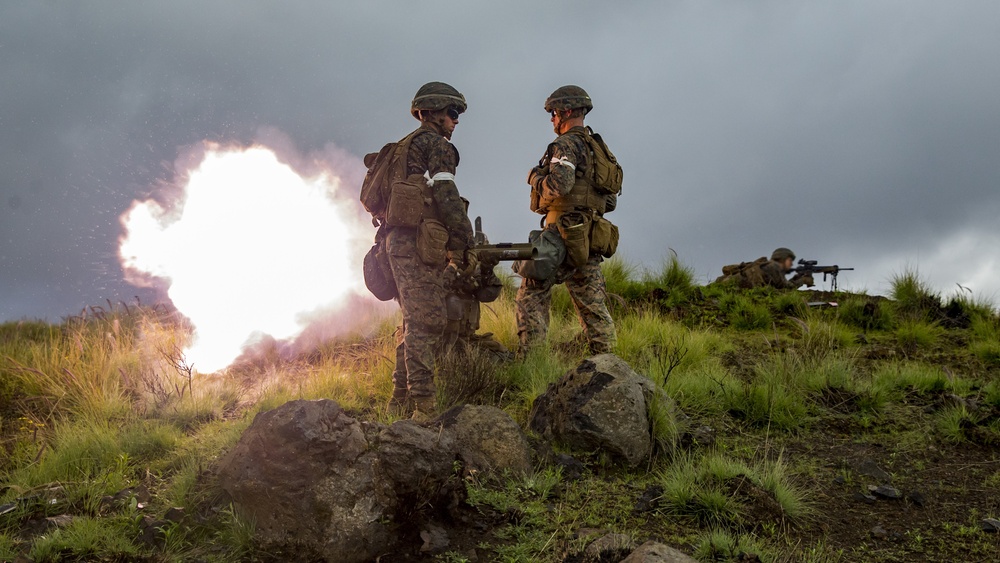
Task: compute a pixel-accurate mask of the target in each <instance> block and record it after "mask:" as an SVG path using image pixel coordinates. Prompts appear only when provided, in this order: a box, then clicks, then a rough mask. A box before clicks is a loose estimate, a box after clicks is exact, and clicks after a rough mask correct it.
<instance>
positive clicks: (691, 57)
mask: <svg viewBox="0 0 1000 563" xmlns="http://www.w3.org/2000/svg"><path fill="white" fill-rule="evenodd" d="M998 16H1000V6H997V5H995V4H993V3H972V2H969V3H957V4H955V3H951V4H948V5H943V4H939V3H935V2H909V1H908V2H893V3H890V2H881V3H872V2H836V3H801V2H754V3H708V2H689V3H672V2H671V3H666V2H634V3H615V4H612V3H605V2H565V3H563V2H549V3H531V2H503V3H500V2H494V3H489V4H488V5H476V4H472V3H466V2H420V3H400V2H387V1H383V2H378V1H375V2H364V3H351V4H342V3H328V2H299V3H292V4H276V3H265V2H211V3H206V2H170V3H159V4H151V3H148V4H147V3H113V2H90V3H86V4H58V3H44V2H31V3H20V4H12V3H7V4H4V6H3V7H0V76H3V80H4V83H3V89H2V94H0V196H2V197H0V243H2V245H0V272H2V276H0V320H6V319H14V318H20V317H22V316H31V317H36V316H37V317H48V318H50V319H56V318H58V317H60V316H62V315H66V314H71V313H73V312H75V311H77V310H79V308H80V307H83V306H85V305H91V304H100V303H102V302H103V301H104V300H105V299H106V298H110V299H112V300H118V299H124V300H128V299H130V298H131V296H132V295H134V294H136V293H137V292H138V291H139V290H136V289H134V288H131V287H130V286H128V285H127V284H125V283H124V282H123V281H122V273H121V271H120V268H119V266H118V265H117V259H116V258H115V254H116V241H117V237H118V235H119V229H120V227H119V225H118V220H117V218H118V216H119V215H120V214H121V213H122V212H123V211H124V210H125V209H127V208H128V206H129V204H130V203H131V201H132V200H133V199H136V198H143V197H146V196H147V195H149V193H150V191H151V190H153V188H154V187H155V186H157V185H158V184H160V183H162V182H164V181H171V180H172V179H173V161H174V160H175V159H176V158H177V156H178V154H180V153H181V152H182V151H183V147H186V146H190V145H193V144H197V143H199V142H201V141H202V140H204V139H208V140H215V141H222V142H249V141H251V140H253V139H255V138H257V136H258V132H259V131H273V130H277V131H281V132H282V133H283V134H285V135H287V136H288V139H290V140H291V142H292V143H294V144H295V145H296V146H297V148H298V150H300V151H302V152H303V153H308V152H311V151H324V150H327V151H328V150H331V149H329V144H331V143H332V144H333V145H335V146H336V147H339V149H342V150H343V151H346V152H347V153H350V154H353V155H355V156H357V157H360V156H362V155H363V154H364V153H366V152H370V151H372V150H376V149H377V148H379V147H380V146H381V145H382V144H383V143H385V142H386V141H388V140H392V139H395V138H399V137H401V136H402V135H404V134H405V133H406V132H407V131H408V130H409V129H411V128H412V127H413V126H414V125H415V123H416V122H415V121H413V120H412V119H411V118H410V117H409V116H408V114H407V110H408V104H409V100H410V98H411V97H412V95H413V92H414V91H415V90H416V88H417V87H418V86H419V85H420V84H422V83H423V82H426V81H428V80H445V81H448V82H451V83H453V84H454V85H455V86H456V87H458V88H459V89H460V90H461V91H462V92H463V93H464V94H465V95H466V96H467V98H468V99H469V102H470V109H469V112H468V113H466V114H465V115H463V116H462V119H461V124H460V125H459V128H458V130H457V132H456V135H455V139H454V141H455V143H456V145H457V146H458V147H459V149H460V151H461V153H462V165H461V166H460V169H459V173H458V181H459V186H460V189H461V190H462V191H463V193H464V194H465V195H467V196H468V197H469V198H470V199H471V200H472V209H471V211H472V213H473V214H482V215H483V216H484V221H485V223H486V227H487V229H488V232H489V234H490V236H491V238H492V239H493V240H496V241H499V240H521V239H523V238H524V237H525V233H526V231H527V230H528V229H530V228H532V227H533V226H534V224H535V223H536V218H535V217H533V216H532V214H531V213H530V212H528V211H527V187H526V186H525V185H524V179H525V177H526V175H527V170H528V169H529V168H530V167H531V165H532V164H533V163H534V162H535V161H537V159H538V157H539V156H540V155H541V152H542V151H543V150H544V147H545V145H546V143H548V142H549V141H550V140H551V138H552V132H551V127H550V124H549V122H548V118H547V115H546V114H545V113H544V112H543V111H542V109H541V105H542V101H543V100H544V98H545V96H546V95H547V94H548V93H549V92H551V91H552V90H553V89H554V88H555V87H557V86H560V85H562V84H566V83H578V84H581V85H583V86H584V87H585V88H587V89H588V91H590V93H591V95H592V96H593V98H594V100H595V104H596V106H597V107H596V109H595V111H594V112H593V113H592V114H591V116H590V117H589V118H588V123H590V124H592V125H593V126H594V127H595V128H596V129H597V130H599V131H600V132H601V133H602V134H603V135H604V137H605V138H606V139H607V140H608V141H609V143H611V145H612V148H613V149H614V151H615V152H616V154H618V156H619V158H620V160H621V161H622V163H623V165H624V166H625V178H626V184H625V190H626V191H625V194H624V196H623V198H622V200H621V205H620V208H619V211H617V212H616V213H615V216H614V219H615V220H616V221H617V222H618V223H619V224H620V225H621V226H622V252H623V254H624V255H625V256H626V257H627V258H629V259H630V260H633V261H635V262H637V263H639V264H641V265H645V266H647V267H656V266H657V265H658V263H659V261H660V260H661V259H662V258H663V257H664V256H665V255H666V253H667V247H671V248H673V249H675V250H676V251H677V252H678V253H679V255H680V257H681V260H682V261H683V262H685V263H687V264H689V265H691V266H692V267H694V268H695V270H696V271H697V272H698V274H699V275H701V276H702V277H703V278H708V277H710V276H714V275H715V274H716V273H717V272H718V270H719V268H720V266H721V265H722V264H725V263H728V262H734V261H739V260H745V259H753V258H755V257H757V256H760V255H762V254H768V253H769V252H770V250H771V249H773V248H774V247H775V246H779V245H787V246H792V247H793V248H794V249H795V250H796V251H797V252H798V253H799V255H800V256H806V255H808V256H810V257H815V258H818V259H820V260H822V261H824V262H829V261H836V262H839V263H841V264H842V265H847V264H848V263H850V265H854V266H857V267H859V270H858V271H856V272H854V273H850V274H851V275H850V276H848V274H845V275H844V277H843V278H842V281H848V283H849V284H853V285H854V286H856V287H865V288H867V289H869V290H872V291H883V290H884V285H885V284H884V282H885V280H886V279H887V278H888V277H889V276H890V275H891V274H892V273H893V272H898V271H900V270H902V269H903V268H904V267H906V266H907V265H914V266H917V267H919V269H920V271H921V273H922V274H924V275H926V276H927V277H928V278H930V279H931V280H933V281H934V283H935V284H936V285H937V286H938V287H940V288H941V289H943V290H950V288H952V287H953V284H955V283H963V284H965V285H969V284H970V283H971V284H972V287H973V289H974V290H975V291H977V292H981V293H985V294H987V295H989V294H991V293H996V292H998V291H1000V285H998V282H997V281H996V278H997V274H998V273H1000V271H998V269H1000V264H998V263H997V257H996V256H997V251H996V250H995V249H996V245H995V244H994V245H992V246H990V244H989V243H990V242H991V241H996V240H997V227H996V219H995V217H996V216H997V212H998V211H1000V196H998V195H997V194H998V193H1000V190H997V189H996V188H997V179H998V178H1000V159H998V158H997V154H996V153H997V147H998V146H1000V108H998V105H1000V102H998V100H997V97H996V95H995V92H997V91H998V89H1000V65H996V64H995V61H994V59H995V53H996V52H997V51H998V47H1000V29H998V28H1000V23H998V22H1000V17H998ZM351 173H352V174H356V173H357V171H352V172H351ZM977 258H978V259H979V261H978V264H979V265H978V266H977V262H976V259H977ZM984 264H986V265H985V266H983V265H984ZM989 264H992V266H990V265H989ZM984 268H985V270H984ZM143 295H144V296H145V297H150V296H149V294H143Z"/></svg>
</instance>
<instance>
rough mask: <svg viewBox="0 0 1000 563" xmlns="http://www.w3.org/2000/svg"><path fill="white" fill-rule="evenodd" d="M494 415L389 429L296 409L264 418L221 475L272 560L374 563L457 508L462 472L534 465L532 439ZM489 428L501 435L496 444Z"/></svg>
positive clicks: (330, 409) (323, 410)
mask: <svg viewBox="0 0 1000 563" xmlns="http://www.w3.org/2000/svg"><path fill="white" fill-rule="evenodd" d="M490 409H491V408H490V407H464V408H457V410H455V409H453V410H455V412H453V413H452V415H450V417H441V419H439V420H437V421H435V422H433V423H432V424H428V425H419V424H416V423H414V422H411V421H408V420H407V421H399V422H396V423H394V424H392V425H390V426H385V425H381V424H377V423H368V422H360V421H358V420H356V419H354V418H352V417H351V416H349V415H347V414H346V413H345V412H344V411H343V410H342V409H341V408H340V406H339V405H337V403H336V402H334V401H329V400H317V401H305V400H298V401H291V402H288V403H285V404H284V405H282V406H280V407H278V408H276V409H274V410H271V411H267V412H263V413H260V414H258V415H257V417H256V418H254V421H253V423H252V424H251V425H250V427H249V428H247V430H246V431H245V432H244V433H243V436H242V437H241V438H240V440H239V442H238V443H237V444H236V446H235V447H234V448H233V449H232V450H231V451H230V452H229V453H228V454H227V455H226V456H224V457H223V458H222V459H221V460H220V462H219V464H218V467H217V468H216V473H217V475H218V478H219V483H220V485H221V487H222V489H223V490H224V491H225V492H226V493H227V494H228V495H229V496H230V498H231V499H232V500H233V502H234V503H235V504H236V505H237V506H238V507H239V508H240V510H241V511H242V512H243V513H244V514H246V515H247V516H250V517H251V518H253V520H254V521H255V522H256V540H257V541H258V542H259V543H260V544H261V546H262V547H263V548H264V549H265V550H267V551H268V552H271V553H273V554H275V555H276V556H280V557H282V558H283V559H284V560H289V561H315V560H325V561H338V562H340V561H343V562H346V563H350V562H354V561H358V562H360V561H372V560H374V559H375V558H376V557H379V556H381V555H386V554H390V553H393V552H394V551H396V550H398V549H400V548H401V547H400V545H399V542H400V539H401V538H402V537H404V536H405V537H415V536H416V534H415V530H416V528H415V527H416V526H421V525H423V523H427V522H430V521H433V520H435V519H438V518H441V517H442V516H443V514H446V513H448V512H449V511H451V510H454V509H455V507H456V506H457V505H458V503H459V502H460V501H461V500H462V499H463V498H464V494H465V488H464V485H463V483H462V481H461V478H460V476H459V475H456V473H455V469H456V467H458V466H470V467H475V468H476V469H477V470H478V471H483V472H489V471H495V470H503V469H522V468H525V467H526V465H525V464H526V463H527V462H525V461H524V460H525V459H528V455H529V454H528V450H527V440H526V438H525V437H524V435H523V433H521V432H520V429H519V428H518V427H517V424H516V423H514V421H513V420H512V419H511V418H510V417H509V416H508V415H506V414H505V413H503V411H499V409H492V410H490ZM489 425H492V426H493V429H494V433H495V435H494V436H492V437H490V438H487V437H486V435H487V433H488V431H487V429H486V427H487V426H489ZM504 436H506V438H503V437H504ZM476 441H479V443H478V444H477V443H474V442H476ZM508 442H510V443H508ZM518 444H522V445H523V446H524V449H520V446H519V445H518ZM505 456H506V457H507V458H508V459H506V460H505V459H503V458H504V457H505ZM456 462H461V463H459V464H457V463H456ZM527 467H530V465H527ZM411 528H412V529H411Z"/></svg>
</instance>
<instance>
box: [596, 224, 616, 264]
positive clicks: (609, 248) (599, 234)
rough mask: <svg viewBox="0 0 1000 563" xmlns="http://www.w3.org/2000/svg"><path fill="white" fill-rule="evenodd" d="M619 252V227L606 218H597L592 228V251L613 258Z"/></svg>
mask: <svg viewBox="0 0 1000 563" xmlns="http://www.w3.org/2000/svg"><path fill="white" fill-rule="evenodd" d="M617 250H618V227H617V226H616V225H615V224H614V223H612V222H611V221H608V220H607V219H605V218H604V217H600V216H598V217H595V218H594V221H593V223H592V224H591V227H590V251H591V252H592V253H594V254H597V255H599V256H603V257H605V258H611V257H612V256H614V254H615V252H616V251H617Z"/></svg>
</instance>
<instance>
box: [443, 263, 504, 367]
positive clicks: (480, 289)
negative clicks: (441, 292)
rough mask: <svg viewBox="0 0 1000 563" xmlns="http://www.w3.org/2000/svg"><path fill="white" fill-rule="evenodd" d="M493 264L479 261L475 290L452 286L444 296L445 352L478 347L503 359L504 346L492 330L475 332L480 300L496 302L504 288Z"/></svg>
mask: <svg viewBox="0 0 1000 563" xmlns="http://www.w3.org/2000/svg"><path fill="white" fill-rule="evenodd" d="M493 267H494V265H493V264H485V263H484V264H482V265H481V266H480V271H479V273H478V275H477V276H476V280H475V282H476V283H475V288H474V289H472V290H471V291H461V290H456V289H454V288H453V290H452V292H451V293H450V294H449V295H448V297H447V298H446V299H445V302H446V309H447V314H448V327H447V328H446V329H445V336H444V352H445V353H448V352H451V351H459V352H468V351H470V350H472V349H474V348H479V349H483V350H486V351H489V352H492V353H495V354H496V355H497V357H499V358H503V359H506V354H507V349H506V348H505V347H504V346H503V344H501V343H499V342H497V341H496V339H494V338H493V334H492V333H485V334H476V331H478V330H479V320H480V316H481V312H480V311H481V303H490V302H493V301H495V300H496V299H497V297H499V296H500V291H501V290H502V289H503V284H502V283H501V281H500V278H498V277H497V276H496V273H494V271H493Z"/></svg>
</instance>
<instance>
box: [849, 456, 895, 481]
mask: <svg viewBox="0 0 1000 563" xmlns="http://www.w3.org/2000/svg"><path fill="white" fill-rule="evenodd" d="M855 469H856V470H857V472H858V473H860V474H862V475H867V476H869V477H871V478H873V479H875V480H876V481H878V482H879V483H880V484H881V483H889V482H891V481H892V475H889V474H888V473H886V471H885V470H884V469H882V468H881V467H879V466H878V464H876V463H875V461H874V460H871V459H866V460H864V461H862V462H861V463H859V464H858V465H857V467H856V468H855Z"/></svg>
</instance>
